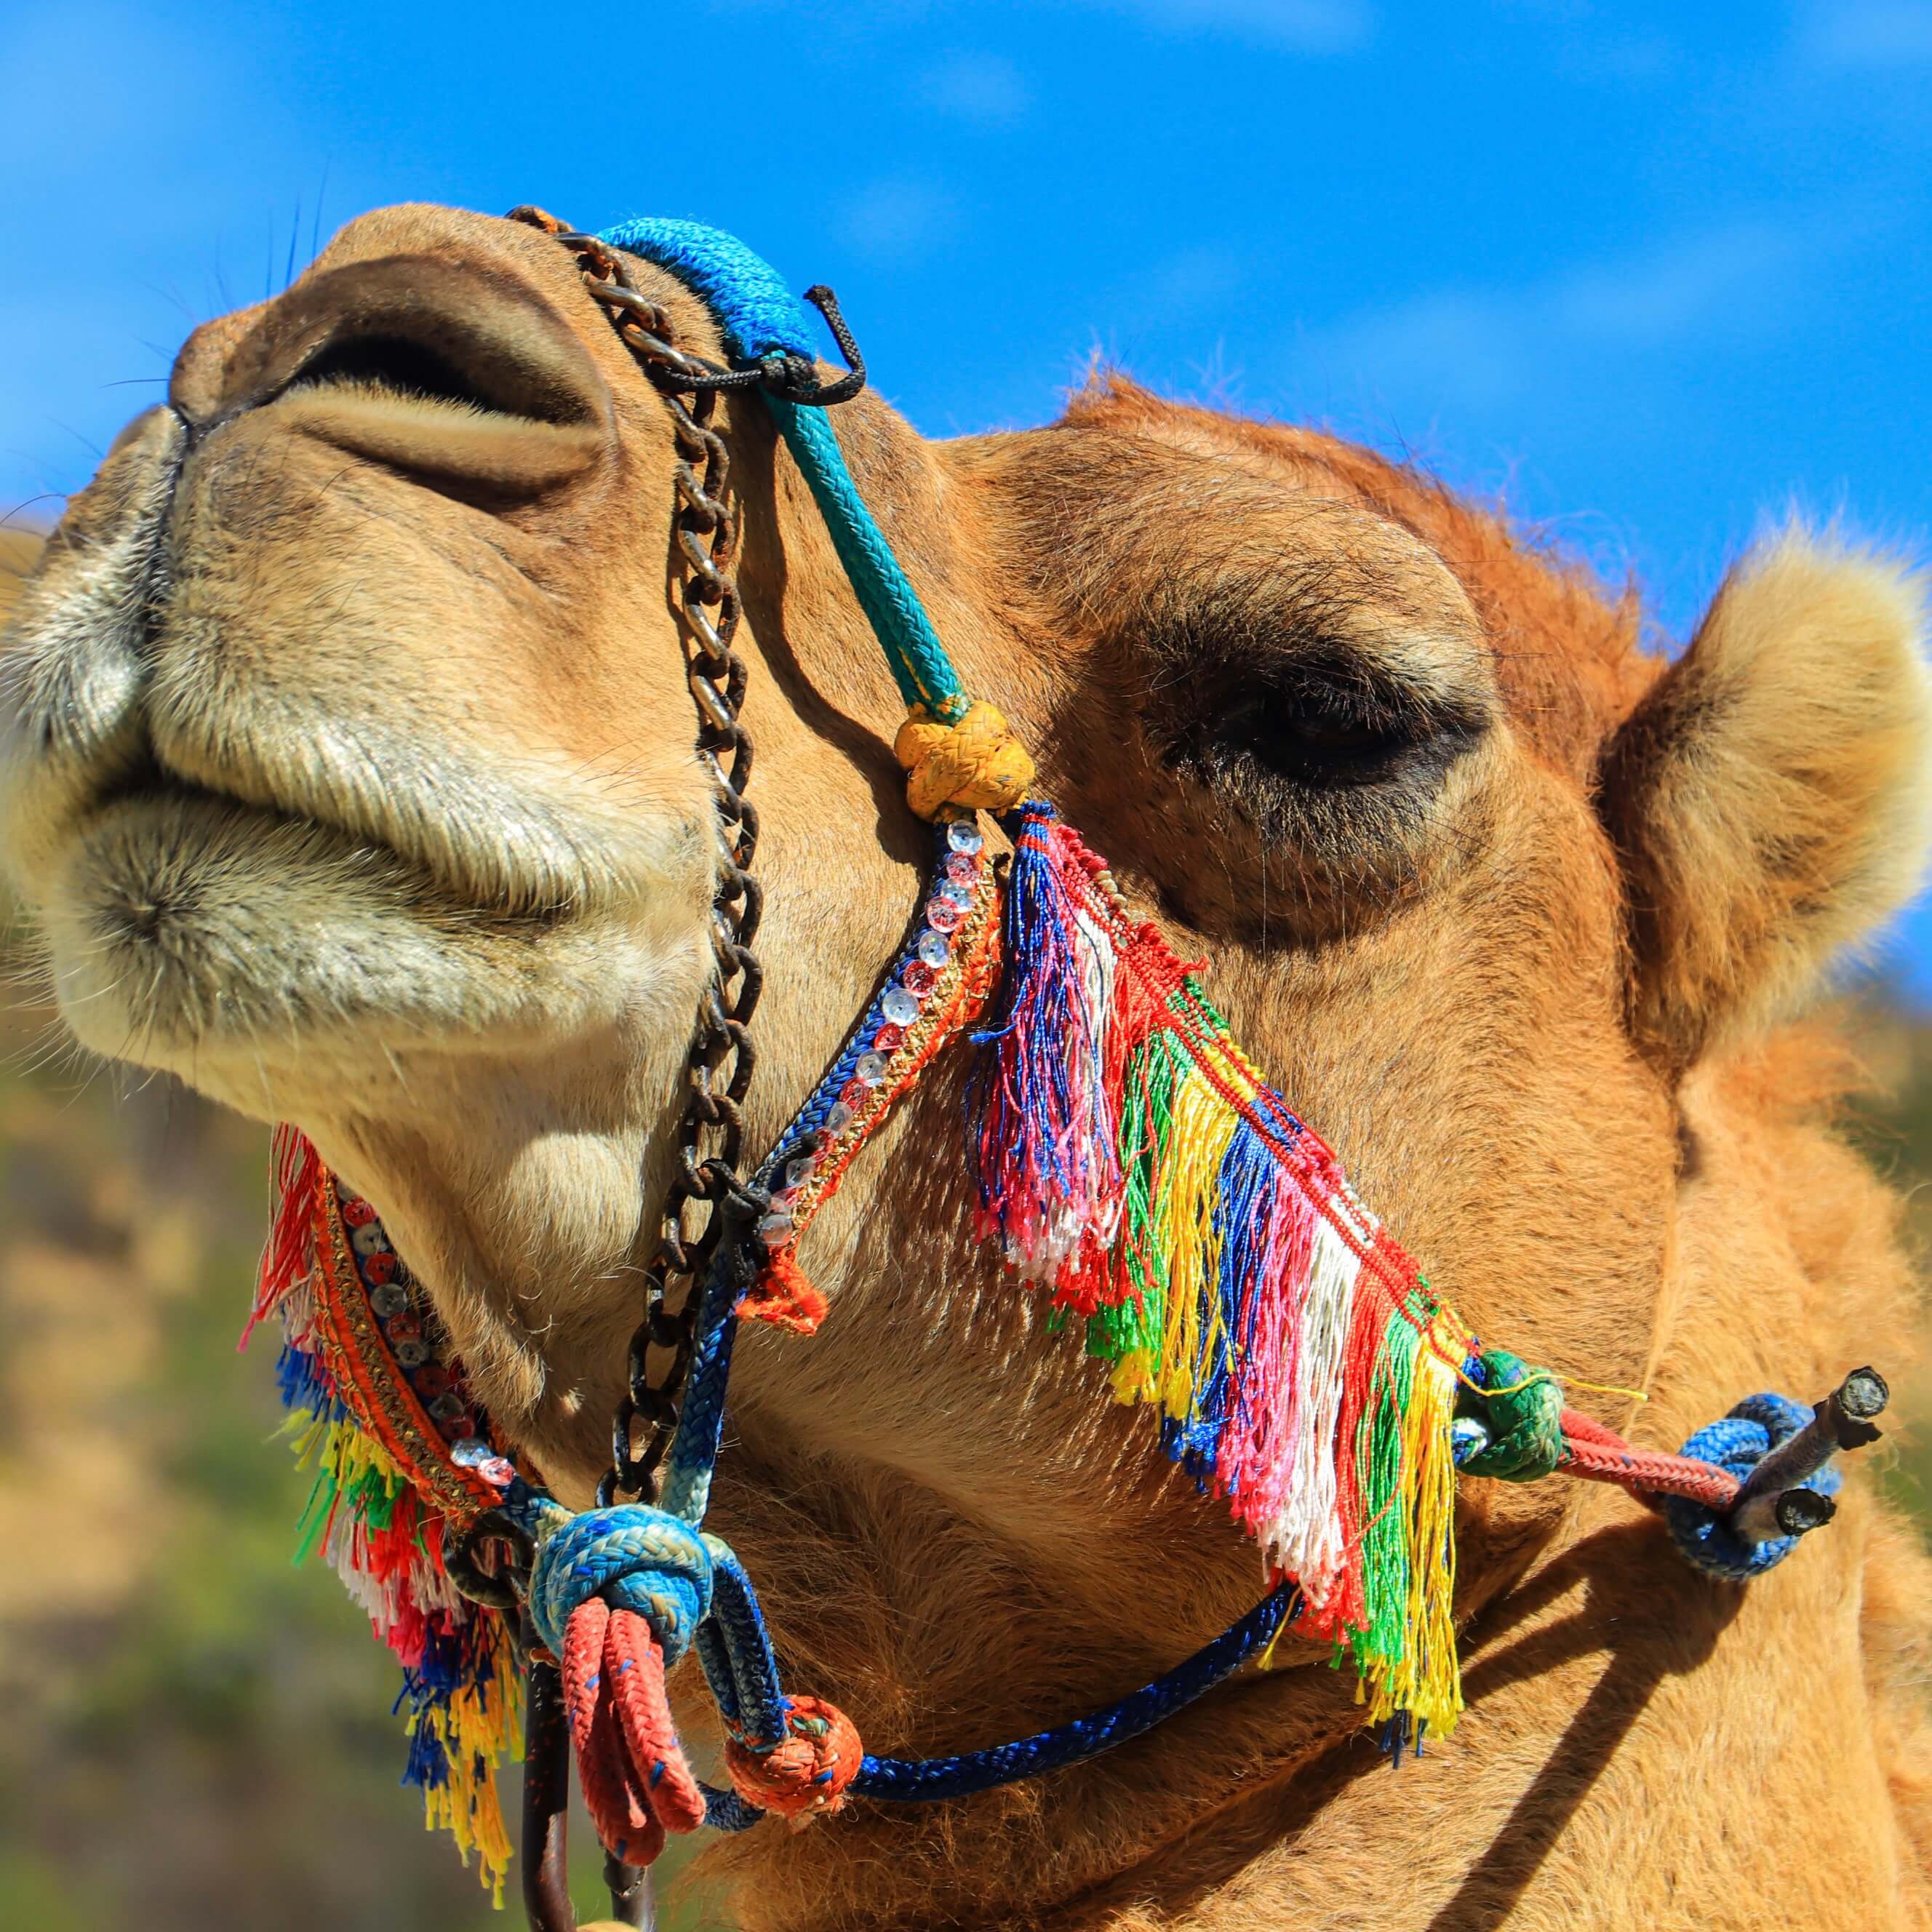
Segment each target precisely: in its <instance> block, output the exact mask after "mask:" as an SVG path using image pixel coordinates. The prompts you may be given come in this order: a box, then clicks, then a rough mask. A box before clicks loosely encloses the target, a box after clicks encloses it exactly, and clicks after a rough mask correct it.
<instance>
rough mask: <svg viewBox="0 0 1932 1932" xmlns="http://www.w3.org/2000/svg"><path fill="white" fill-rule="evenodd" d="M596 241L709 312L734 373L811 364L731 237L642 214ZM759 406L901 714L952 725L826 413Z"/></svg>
mask: <svg viewBox="0 0 1932 1932" xmlns="http://www.w3.org/2000/svg"><path fill="white" fill-rule="evenodd" d="M597 239H598V240H599V241H600V242H602V243H604V245H605V246H606V247H607V248H621V249H622V250H623V251H625V254H631V255H637V256H640V257H642V258H643V260H645V261H647V262H654V263H656V264H657V266H658V267H659V268H661V269H665V270H667V271H668V272H670V274H672V275H675V276H676V278H678V280H679V281H681V282H682V283H683V284H685V287H687V288H688V289H689V290H691V293H693V294H694V295H695V296H697V297H698V299H700V301H701V302H703V303H704V305H706V308H709V310H710V311H711V313H712V317H714V318H715V320H716V322H717V324H718V331H719V333H720V334H721V335H722V336H723V337H724V347H725V350H726V351H727V353H728V354H729V355H730V357H731V359H733V362H734V363H736V364H737V365H739V366H740V367H742V366H744V365H748V364H754V363H758V362H763V361H764V360H766V359H767V358H768V357H770V356H775V355H778V356H784V355H790V356H807V357H811V358H813V359H816V355H815V352H814V349H813V347H812V334H813V332H812V328H811V323H810V322H809V321H808V320H807V318H806V314H805V308H804V307H803V305H802V304H801V303H800V302H799V300H798V299H797V298H796V296H793V294H792V293H791V292H790V290H788V289H787V287H786V286H785V284H784V281H783V280H782V279H781V277H780V276H779V275H778V272H777V271H776V270H775V269H773V268H772V266H771V264H770V263H769V262H767V261H766V260H764V258H763V257H762V256H760V255H757V254H754V253H753V252H752V251H751V250H750V249H749V248H746V247H745V245H744V243H743V242H740V241H739V239H737V237H736V236H734V235H727V234H725V233H724V232H723V231H722V230H721V229H716V228H706V227H705V226H703V224H702V223H699V222H695V221H670V220H662V219H659V218H655V217H645V218H643V219H641V220H634V221H622V222H619V223H618V224H617V226H616V227H614V228H607V229H604V231H603V233H601V235H599V236H598V238H597ZM765 401H766V406H767V407H769V409H770V410H771V412H772V417H773V419H774V420H775V422H777V424H778V430H779V432H780V434H781V435H782V436H783V437H784V440H785V446H786V448H787V449H789V450H790V452H791V453H792V457H793V460H794V461H795V462H796V463H797V464H798V466H799V470H800V471H801V472H802V474H803V475H804V477H805V482H806V484H807V485H808V487H809V488H810V490H811V494H812V499H813V500H814V502H816V503H817V505H818V508H819V511H820V514H822V515H823V517H824V518H825V525H826V529H827V530H828V531H829V532H830V533H831V537H832V544H833V547H835V549H836V550H837V551H838V560H839V562H841V564H843V565H844V568H845V574H846V576H847V577H848V578H850V580H851V584H852V589H853V595H855V596H856V597H857V598H858V600H859V608H860V609H861V610H863V611H864V612H865V619H866V621H867V622H868V623H869V624H870V625H871V627H872V631H873V634H874V635H875V636H876V637H877V639H878V640H879V644H880V649H883V651H884V652H885V654H886V663H887V664H889V665H890V666H891V667H892V679H893V682H895V683H896V684H897V685H898V688H899V695H900V696H901V697H902V698H904V700H905V702H906V704H907V706H908V708H910V706H913V705H915V704H922V705H923V706H925V707H926V709H927V711H928V712H930V713H931V714H932V716H933V717H934V718H937V719H938V721H939V722H940V723H941V724H957V723H958V722H959V720H960V719H961V718H962V717H964V716H965V714H966V709H967V706H968V699H967V697H966V694H965V692H964V691H962V690H961V688H960V686H959V673H958V672H957V671H956V670H954V669H953V661H952V659H951V658H949V657H948V656H947V654H946V646H944V644H942V643H941V642H940V641H939V633H938V631H935V629H934V628H933V627H932V619H931V618H930V617H929V616H927V615H926V607H925V606H924V605H923V604H921V603H920V601H919V593H918V592H916V590H914V589H913V587H912V584H911V583H910V580H908V579H907V576H906V574H905V572H904V571H903V570H902V569H901V568H900V567H899V561H898V558H897V557H896V556H894V555H893V554H892V545H891V544H889V543H888V542H886V538H885V533H884V532H883V531H882V530H881V529H880V528H879V526H878V524H877V523H876V522H875V521H874V520H873V517H872V513H871V511H869V510H868V509H867V508H866V507H865V499H863V498H862V496H860V495H859V487H858V485H857V484H856V483H855V482H853V480H852V472H851V470H850V468H849V467H848V466H847V463H846V461H845V453H844V451H843V450H841V449H840V448H839V447H838V438H837V437H835V435H833V434H832V426H831V425H830V424H829V422H826V412H825V411H824V410H822V409H814V408H812V407H809V406H805V407H800V406H799V405H798V404H794V403H791V402H789V401H786V400H784V398H781V397H779V396H776V395H771V394H770V393H769V392H767V394H766V398H765Z"/></svg>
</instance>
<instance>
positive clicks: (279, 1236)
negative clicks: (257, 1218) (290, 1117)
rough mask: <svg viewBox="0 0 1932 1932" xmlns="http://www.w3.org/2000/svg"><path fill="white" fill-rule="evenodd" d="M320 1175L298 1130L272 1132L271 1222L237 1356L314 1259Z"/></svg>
mask: <svg viewBox="0 0 1932 1932" xmlns="http://www.w3.org/2000/svg"><path fill="white" fill-rule="evenodd" d="M324 1173H325V1169H323V1164H322V1157H321V1155H320V1154H317V1152H316V1151H315V1147H314V1143H313V1142H311V1140H310V1139H309V1138H308V1136H307V1135H306V1134H305V1133H302V1130H300V1129H299V1128H298V1127H290V1125H289V1124H288V1123H287V1121H284V1122H283V1123H282V1124H281V1126H280V1127H277V1128H276V1130H275V1139H274V1140H273V1142H272V1143H271V1144H270V1154H269V1175H270V1181H271V1185H272V1187H274V1189H275V1218H274V1220H273V1221H272V1223H270V1226H269V1240H268V1245H267V1246H266V1247H264V1248H263V1250H262V1265H261V1268H260V1272H259V1274H257V1277H256V1282H255V1304H254V1307H252V1308H251V1309H250V1310H249V1311H248V1324H247V1325H246V1326H245V1328H243V1329H242V1339H241V1340H240V1341H239V1342H238V1343H236V1345H235V1346H236V1349H237V1350H238V1351H239V1350H240V1349H245V1348H247V1347H248V1338H249V1337H250V1336H251V1335H252V1334H254V1332H255V1325H256V1324H257V1322H260V1321H263V1319H266V1317H267V1316H270V1315H272V1314H273V1313H275V1309H276V1307H277V1306H278V1304H280V1303H281V1301H282V1299H283V1298H284V1296H286V1295H287V1294H288V1293H289V1292H290V1291H291V1290H292V1289H294V1288H295V1287H296V1285H297V1284H298V1283H301V1282H302V1281H305V1280H307V1279H308V1272H309V1268H310V1266H311V1263H312V1262H313V1261H314V1255H315V1223H314V1208H315V1195H316V1190H317V1188H318V1187H320V1186H321V1184H322V1181H323V1175H324Z"/></svg>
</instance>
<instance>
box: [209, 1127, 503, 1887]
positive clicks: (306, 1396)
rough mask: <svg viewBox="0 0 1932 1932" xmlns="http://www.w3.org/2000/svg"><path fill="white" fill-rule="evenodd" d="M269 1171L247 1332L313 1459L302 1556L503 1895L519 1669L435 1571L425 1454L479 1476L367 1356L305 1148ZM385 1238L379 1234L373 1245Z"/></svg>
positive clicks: (409, 1769)
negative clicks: (397, 1686) (500, 1769)
mask: <svg viewBox="0 0 1932 1932" xmlns="http://www.w3.org/2000/svg"><path fill="white" fill-rule="evenodd" d="M274 1169H275V1175H274V1178H275V1185H276V1188H277V1190H278V1205H277V1209H276V1214H275V1222H274V1225H273V1229H272V1233H271V1235H270V1237H269V1244H268V1247H267V1248H266V1250H265V1252H264V1253H263V1258H262V1274H261V1280H260V1287H259V1289H258V1292H257V1296H256V1299H255V1305H254V1309H253V1310H252V1311H251V1314H250V1316H249V1321H248V1332H252V1331H253V1330H254V1328H255V1326H256V1325H257V1323H258V1322H261V1321H262V1320H263V1319H265V1318H266V1316H269V1314H271V1313H274V1314H276V1315H278V1316H280V1318H281V1324H282V1334H283V1343H282V1351H281V1357H280V1359H279V1360H278V1362H277V1364H276V1374H277V1378H278V1381H279V1382H280V1383H281V1392H282V1400H283V1404H284V1407H286V1408H287V1409H288V1411H289V1412H290V1414H289V1421H288V1424H287V1430H286V1433H287V1434H288V1435H289V1436H290V1437H291V1438H292V1439H293V1442H294V1445H295V1449H296V1457H297V1458H298V1460H299V1463H300V1464H301V1466H302V1467H303V1468H305V1469H311V1470H312V1471H313V1472H314V1486H313V1487H312V1488H311V1490H310V1493H309V1498H308V1504H307V1506H306V1507H305V1509H304V1511H303V1512H302V1523H301V1526H300V1529H299V1539H298V1547H297V1550H296V1561H297V1562H301V1561H302V1559H304V1558H305V1557H307V1556H309V1555H311V1553H314V1551H315V1550H318V1549H319V1550H321V1551H322V1553H323V1555H324V1556H326V1559H328V1561H329V1563H330V1564H331V1565H332V1566H333V1567H334V1568H335V1570H336V1571H337V1572H338V1574H339V1575H340V1576H341V1578H342V1580H343V1583H344V1586H346V1587H347V1589H348V1592H349V1594H350V1596H351V1597H353V1598H354V1599H355V1600H356V1602H357V1603H358V1604H360V1605H361V1606H362V1609H363V1610H365V1612H367V1613H368V1617H369V1620H370V1622H371V1624H372V1625H374V1628H375V1631H376V1634H377V1636H378V1637H380V1638H381V1639H382V1640H383V1642H384V1643H386V1644H387V1645H388V1646H389V1649H391V1651H392V1652H394V1653H395V1656H396V1658H397V1660H398V1662H399V1663H400V1664H401V1665H402V1668H403V1688H402V1691H401V1694H399V1695H398V1698H397V1700H396V1709H397V1710H398V1712H404V1713H406V1716H407V1733H408V1736H409V1743H410V1748H409V1757H408V1762H407V1766H406V1768H405V1769H404V1774H403V1781H404V1784H413V1785H415V1786H417V1787H419V1789H420V1790H422V1794H423V1800H424V1808H425V1822H426V1823H428V1826H429V1827H430V1829H432V1830H434V1829H437V1828H439V1827H440V1828H443V1829H446V1830H448V1831H449V1832H451V1834H452V1835H453V1836H454V1837H455V1840H456V1843H457V1847H458V1850H459V1852H460V1853H461V1854H462V1855H463V1859H464V1861H465V1862H467V1861H468V1859H469V1854H470V1852H471V1851H472V1849H474V1850H475V1852H476V1853H477V1855H478V1863H479V1864H480V1866H481V1876H482V1879H483V1882H484V1884H485V1885H487V1887H488V1888H490V1891H491V1892H492V1894H493V1896H494V1897H495V1899H496V1902H497V1903H499V1904H500V1903H502V1889H503V1876H504V1873H505V1870H506V1869H507V1867H508V1864H509V1859H510V1842H509V1838H508V1833H507V1832H506V1831H505V1829H504V1824H503V1817H502V1810H501V1808H500V1806H499V1804H498V1802H497V1797H496V1766H497V1764H498V1763H499V1761H500V1760H501V1759H502V1755H503V1754H504V1752H505V1751H511V1752H513V1753H514V1752H515V1751H517V1750H518V1749H519V1748H520V1734H521V1721H520V1704H521V1696H522V1691H521V1677H520V1673H519V1671H518V1670H517V1664H516V1659H515V1656H514V1652H513V1649H512V1647H511V1642H510V1633H509V1631H508V1627H507V1625H505V1622H504V1619H502V1617H501V1616H499V1615H498V1614H497V1613H496V1612H495V1611H493V1610H486V1609H484V1608H483V1607H481V1606H480V1605H478V1604H473V1603H472V1602H470V1601H469V1600H468V1599H467V1598H464V1597H463V1596H461V1595H459V1594H458V1592H457V1591H456V1590H455V1588H454V1586H452V1584H451V1583H450V1580H449V1577H448V1576H447V1575H446V1574H445V1572H444V1570H443V1523H444V1520H445V1518H444V1514H443V1511H442V1510H440V1509H439V1508H437V1505H436V1503H435V1502H433V1501H431V1500H430V1499H429V1496H430V1495H433V1494H434V1493H436V1491H435V1490H431V1491H430V1492H429V1493H428V1494H426V1493H425V1484H424V1480H423V1468H424V1465H425V1461H426V1460H428V1459H430V1458H434V1459H435V1460H437V1462H438V1463H442V1464H443V1465H444V1466H443V1468H441V1469H439V1470H438V1472H437V1475H438V1477H439V1478H440V1481H439V1484H438V1485H437V1487H438V1488H440V1489H448V1488H449V1487H451V1486H452V1485H453V1484H455V1485H460V1486H463V1487H473V1484H474V1479H473V1478H468V1477H466V1475H464V1474H463V1472H458V1471H457V1470H456V1469H454V1468H453V1466H449V1465H448V1463H447V1445H446V1444H445V1443H443V1442H442V1441H441V1440H440V1439H439V1438H437V1436H435V1434H434V1425H433V1424H431V1425H429V1427H428V1429H427V1430H425V1429H424V1428H423V1427H422V1426H421V1425H420V1424H417V1425H415V1426H413V1425H412V1421H411V1416H410V1411H409V1409H408V1408H407V1406H404V1404H403V1403H402V1402H401V1400H399V1398H400V1397H404V1396H406V1395H407V1392H408V1391H410V1377H409V1376H408V1375H407V1374H406V1373H404V1370H402V1369H401V1367H400V1366H399V1365H398V1364H396V1363H395V1361H394V1359H393V1358H389V1357H386V1356H385V1357H382V1358H380V1359H379V1358H377V1357H376V1355H375V1351H376V1350H377V1349H380V1346H382V1345H381V1343H380V1339H379V1338H380V1336H381V1334H382V1332H383V1331H382V1326H381V1324H380V1322H379V1321H378V1320H377V1319H376V1318H375V1317H374V1316H373V1315H372V1313H371V1310H369V1308H368V1304H367V1299H366V1298H367V1287H366V1284H365V1282H364V1280H362V1270H361V1269H360V1268H359V1267H358V1266H357V1265H356V1262H355V1261H354V1260H353V1259H352V1257H351V1252H350V1247H349V1244H348V1242H347V1240H346V1239H345V1238H344V1235H345V1229H344V1226H343V1223H342V1221H341V1209H340V1207H339V1205H338V1202H337V1199H336V1196H335V1186H334V1184H333V1182H332V1180H331V1179H330V1178H329V1174H328V1172H327V1170H326V1169H325V1168H324V1167H323V1164H322V1162H321V1160H320V1157H318V1156H317V1154H316V1152H315V1150H314V1148H313V1147H311V1145H309V1143H308V1141H307V1140H306V1139H304V1138H303V1137H302V1136H301V1135H299V1134H298V1133H295V1132H294V1130H293V1129H290V1128H287V1127H283V1128H280V1129H278V1130H277V1133H276V1138H275V1157H274ZM386 1251H387V1250H386V1244H384V1247H383V1250H379V1251H378V1252H382V1253H386ZM359 1296H360V1297H363V1298H364V1301H363V1305H362V1307H356V1306H355V1305H354V1298H356V1297H359ZM357 1337H362V1338H363V1340H362V1345H361V1346H362V1348H363V1349H364V1350H365V1352H366V1353H367V1355H368V1359H367V1360H365V1361H361V1362H359V1363H358V1362H355V1361H351V1360H350V1358H349V1357H348V1355H347V1351H349V1350H350V1349H353V1348H354V1347H355V1346H356V1338H357ZM242 1340H243V1341H244V1343H246V1341H247V1340H248V1333H247V1332H245V1334H244V1335H243V1337H242ZM372 1372H373V1373H372ZM419 1373H420V1372H419ZM374 1388H381V1389H382V1391H383V1394H385V1395H386V1396H387V1397H388V1398H389V1400H388V1404H387V1407H386V1409H385V1408H384V1407H383V1406H382V1405H381V1404H380V1403H375V1404H372V1403H371V1399H370V1395H369V1393H368V1392H369V1391H371V1390H372V1389H374ZM419 1438H420V1439H419ZM386 1439H387V1440H386ZM481 1494H484V1495H487V1489H485V1490H483V1491H481Z"/></svg>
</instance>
